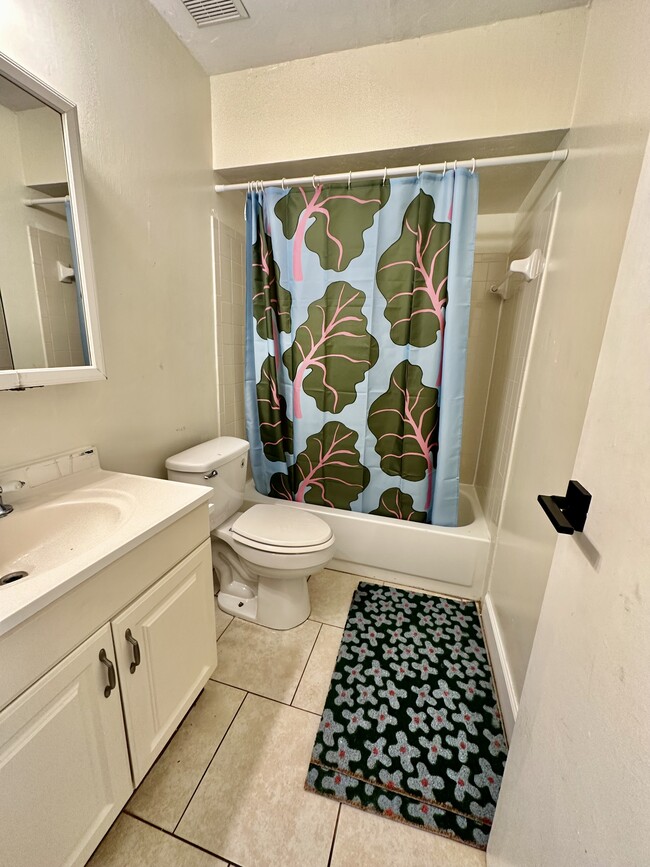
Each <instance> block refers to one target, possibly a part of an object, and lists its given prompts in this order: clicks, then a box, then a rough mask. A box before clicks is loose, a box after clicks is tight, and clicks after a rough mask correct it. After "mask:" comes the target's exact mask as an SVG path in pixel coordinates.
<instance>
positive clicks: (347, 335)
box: [282, 282, 379, 419]
mask: <svg viewBox="0 0 650 867" xmlns="http://www.w3.org/2000/svg"><path fill="white" fill-rule="evenodd" d="M365 300H366V296H365V295H364V293H363V292H361V290H359V289H355V288H354V287H352V286H350V284H349V283H344V282H337V283H331V284H330V285H329V286H328V287H327V289H326V290H325V294H324V295H323V296H322V298H318V299H317V300H316V301H312V303H311V304H310V305H309V308H308V310H307V319H306V320H305V321H304V322H303V323H302V325H300V326H299V327H298V329H297V331H296V338H295V340H294V342H293V343H292V344H291V346H290V347H289V349H287V350H286V351H285V353H284V355H283V356H282V359H283V361H284V363H285V365H286V367H287V370H288V371H289V376H290V377H291V379H292V380H293V415H294V418H296V419H300V418H302V406H301V394H302V391H303V389H304V391H305V392H306V393H307V394H309V395H311V397H313V398H314V400H315V401H316V405H317V406H318V408H319V409H320V410H321V411H322V412H331V413H339V412H341V410H343V409H344V408H345V407H346V406H348V405H349V404H351V403H354V401H355V400H356V397H357V391H356V387H357V385H358V384H359V383H360V382H363V379H364V377H365V375H366V373H367V372H368V370H370V368H371V367H372V366H373V365H374V364H376V362H377V359H378V358H379V344H378V343H377V341H376V340H375V338H374V337H373V336H372V335H371V334H370V332H369V331H368V329H367V326H368V320H367V319H366V317H365V315H364V314H363V312H362V307H363V305H364V303H365Z"/></svg>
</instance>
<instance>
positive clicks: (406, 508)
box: [370, 488, 427, 522]
mask: <svg viewBox="0 0 650 867" xmlns="http://www.w3.org/2000/svg"><path fill="white" fill-rule="evenodd" d="M370 514H371V515H383V516H384V517H385V518H400V519H401V520H402V521H420V522H426V520H427V513H426V512H419V511H418V510H417V509H415V508H414V507H413V497H412V496H411V495H410V494H405V493H404V492H403V491H400V489H399V488H388V490H387V491H384V492H383V494H382V495H381V497H380V498H379V505H378V506H377V508H376V509H373V510H372V512H371V513H370Z"/></svg>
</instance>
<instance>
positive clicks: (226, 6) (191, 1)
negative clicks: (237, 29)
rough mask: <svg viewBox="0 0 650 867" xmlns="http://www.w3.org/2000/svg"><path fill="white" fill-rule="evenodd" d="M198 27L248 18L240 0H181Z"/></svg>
mask: <svg viewBox="0 0 650 867" xmlns="http://www.w3.org/2000/svg"><path fill="white" fill-rule="evenodd" d="M181 2H182V4H183V6H184V7H185V8H186V9H187V11H188V12H189V13H190V15H191V16H192V18H193V19H194V21H195V22H196V24H197V25H198V26H199V27H208V26H209V25H210V24H223V23H225V22H226V21H239V20H240V19H242V18H248V17H249V16H248V12H247V11H246V9H245V8H244V4H243V3H242V2H241V0H181Z"/></svg>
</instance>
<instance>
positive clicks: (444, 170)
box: [442, 160, 447, 178]
mask: <svg viewBox="0 0 650 867" xmlns="http://www.w3.org/2000/svg"><path fill="white" fill-rule="evenodd" d="M446 174H447V160H445V165H444V167H443V169H442V176H443V178H444V176H445V175H446Z"/></svg>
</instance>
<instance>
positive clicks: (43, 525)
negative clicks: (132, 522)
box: [0, 492, 133, 580]
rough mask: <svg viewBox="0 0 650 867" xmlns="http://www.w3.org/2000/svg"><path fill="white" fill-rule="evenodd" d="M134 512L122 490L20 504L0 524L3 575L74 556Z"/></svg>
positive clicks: (35, 570)
mask: <svg viewBox="0 0 650 867" xmlns="http://www.w3.org/2000/svg"><path fill="white" fill-rule="evenodd" d="M132 511H133V503H132V502H131V501H130V498H129V497H126V496H124V495H119V494H118V493H117V492H116V493H115V494H114V495H112V496H111V497H106V496H103V497H101V498H100V497H93V496H92V494H90V495H87V496H85V497H75V498H66V497H64V498H61V499H58V500H53V501H51V502H46V503H41V504H38V505H36V504H35V505H33V506H31V507H29V506H26V507H24V508H20V506H17V507H16V509H15V511H14V512H12V514H11V515H8V516H7V517H6V518H3V519H2V523H1V524H0V542H1V544H0V576H2V575H5V574H6V573H8V572H16V571H25V572H27V573H28V576H31V575H34V574H37V573H38V572H39V571H42V570H44V569H52V568H55V567H56V566H58V565H60V564H61V563H64V562H66V561H68V560H72V559H74V558H75V557H76V556H78V555H79V554H80V553H82V552H83V551H86V550H88V549H89V548H92V547H93V545H94V544H96V543H98V542H100V541H102V540H104V539H106V537H107V536H108V535H110V534H111V532H113V531H114V530H116V529H117V528H118V527H119V526H120V525H121V524H123V523H124V522H125V521H126V520H127V519H128V517H129V515H130V513H131V512H132ZM3 531H5V532H3ZM23 580H24V579H23Z"/></svg>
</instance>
